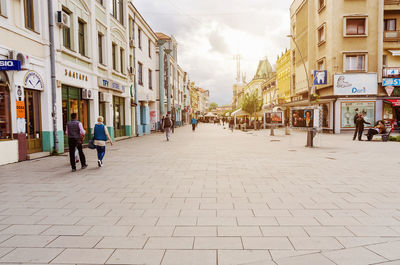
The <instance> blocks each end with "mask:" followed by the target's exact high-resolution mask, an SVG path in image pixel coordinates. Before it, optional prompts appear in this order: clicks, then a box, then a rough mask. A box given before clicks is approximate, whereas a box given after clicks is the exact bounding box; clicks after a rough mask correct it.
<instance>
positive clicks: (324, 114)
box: [322, 104, 329, 128]
mask: <svg viewBox="0 0 400 265" xmlns="http://www.w3.org/2000/svg"><path fill="white" fill-rule="evenodd" d="M322 127H324V128H329V107H328V104H324V105H323V106H322Z"/></svg>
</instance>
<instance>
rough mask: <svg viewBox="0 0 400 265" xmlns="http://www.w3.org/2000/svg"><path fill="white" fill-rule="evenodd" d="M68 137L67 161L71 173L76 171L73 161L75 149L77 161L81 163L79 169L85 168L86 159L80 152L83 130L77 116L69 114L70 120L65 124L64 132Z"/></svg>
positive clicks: (83, 136)
mask: <svg viewBox="0 0 400 265" xmlns="http://www.w3.org/2000/svg"><path fill="white" fill-rule="evenodd" d="M65 133H66V135H67V136H68V148H69V161H70V164H71V168H72V172H75V171H76V161H75V148H77V149H78V152H79V160H80V161H81V166H82V167H81V169H85V168H87V164H86V157H85V154H84V153H83V150H82V140H83V138H85V134H86V132H85V130H84V129H83V126H82V123H81V122H80V121H78V120H77V114H76V113H72V114H71V120H70V121H69V122H67V128H66V131H65Z"/></svg>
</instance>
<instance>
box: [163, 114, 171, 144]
mask: <svg viewBox="0 0 400 265" xmlns="http://www.w3.org/2000/svg"><path fill="white" fill-rule="evenodd" d="M171 127H172V120H171V117H170V116H169V113H168V114H167V116H166V117H165V119H164V131H165V136H166V137H167V141H169V137H170V135H171Z"/></svg>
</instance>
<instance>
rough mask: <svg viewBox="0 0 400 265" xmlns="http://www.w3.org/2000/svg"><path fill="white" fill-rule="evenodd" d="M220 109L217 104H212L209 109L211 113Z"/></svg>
mask: <svg viewBox="0 0 400 265" xmlns="http://www.w3.org/2000/svg"><path fill="white" fill-rule="evenodd" d="M216 108H218V104H217V103H215V102H211V103H210V107H209V108H208V110H209V111H212V110H214V109H216Z"/></svg>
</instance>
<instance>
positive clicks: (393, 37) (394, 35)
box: [383, 30, 400, 41]
mask: <svg viewBox="0 0 400 265" xmlns="http://www.w3.org/2000/svg"><path fill="white" fill-rule="evenodd" d="M383 41H400V31H399V30H395V31H384V32H383Z"/></svg>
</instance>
